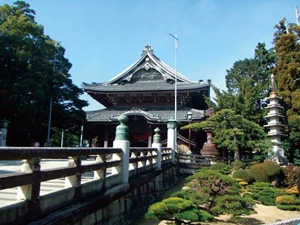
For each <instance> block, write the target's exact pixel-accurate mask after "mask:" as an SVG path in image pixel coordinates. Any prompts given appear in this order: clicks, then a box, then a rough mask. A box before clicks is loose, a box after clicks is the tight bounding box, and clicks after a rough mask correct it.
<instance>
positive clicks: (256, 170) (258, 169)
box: [249, 163, 269, 182]
mask: <svg viewBox="0 0 300 225" xmlns="http://www.w3.org/2000/svg"><path fill="white" fill-rule="evenodd" d="M249 172H250V174H251V176H252V177H253V178H254V180H255V181H258V182H269V176H268V172H267V170H266V167H265V166H264V165H263V164H261V163H260V164H255V165H253V166H251V167H250V170H249Z"/></svg>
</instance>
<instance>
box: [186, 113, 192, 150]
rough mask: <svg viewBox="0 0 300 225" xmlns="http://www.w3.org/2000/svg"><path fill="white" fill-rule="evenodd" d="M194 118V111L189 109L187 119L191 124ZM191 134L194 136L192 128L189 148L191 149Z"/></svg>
mask: <svg viewBox="0 0 300 225" xmlns="http://www.w3.org/2000/svg"><path fill="white" fill-rule="evenodd" d="M192 118H193V112H192V111H189V112H188V113H187V119H188V121H189V124H191V121H192ZM191 136H192V129H191V128H189V150H191Z"/></svg>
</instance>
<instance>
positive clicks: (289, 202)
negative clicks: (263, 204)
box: [276, 195, 300, 210]
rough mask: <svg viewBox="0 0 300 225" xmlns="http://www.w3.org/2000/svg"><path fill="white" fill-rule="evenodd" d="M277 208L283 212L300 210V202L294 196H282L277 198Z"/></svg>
mask: <svg viewBox="0 0 300 225" xmlns="http://www.w3.org/2000/svg"><path fill="white" fill-rule="evenodd" d="M276 206H277V208H279V209H282V210H300V200H299V199H298V198H295V196H292V195H282V196H278V197H277V198H276Z"/></svg>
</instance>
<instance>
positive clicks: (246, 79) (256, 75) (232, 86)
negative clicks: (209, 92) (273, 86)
mask: <svg viewBox="0 0 300 225" xmlns="http://www.w3.org/2000/svg"><path fill="white" fill-rule="evenodd" d="M276 60H277V58H276V53H275V52H274V49H269V50H267V49H266V48H265V44H264V43H258V45H257V47H256V49H255V55H254V58H253V59H244V60H240V61H237V62H235V63H234V65H233V67H232V68H231V69H229V70H227V75H226V87H227V89H228V90H227V91H228V92H229V93H232V95H233V96H234V106H233V108H234V110H235V111H236V113H237V114H239V115H242V116H243V117H244V118H247V119H249V120H251V121H253V122H256V123H259V124H261V125H263V124H264V123H265V119H264V117H263V114H264V111H263V108H264V106H266V102H265V98H266V97H267V96H268V94H269V83H270V82H269V79H270V75H271V73H272V69H273V68H274V66H275V63H276ZM230 101H231V99H230Z"/></svg>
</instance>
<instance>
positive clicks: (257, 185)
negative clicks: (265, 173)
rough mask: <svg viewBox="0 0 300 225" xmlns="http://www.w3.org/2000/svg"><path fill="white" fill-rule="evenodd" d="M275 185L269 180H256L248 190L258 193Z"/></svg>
mask: <svg viewBox="0 0 300 225" xmlns="http://www.w3.org/2000/svg"><path fill="white" fill-rule="evenodd" d="M273 187H274V186H273V185H272V184H270V183H267V182H254V183H253V184H251V185H248V186H247V190H248V191H249V192H251V193H258V192H260V191H261V190H263V189H265V188H273Z"/></svg>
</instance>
